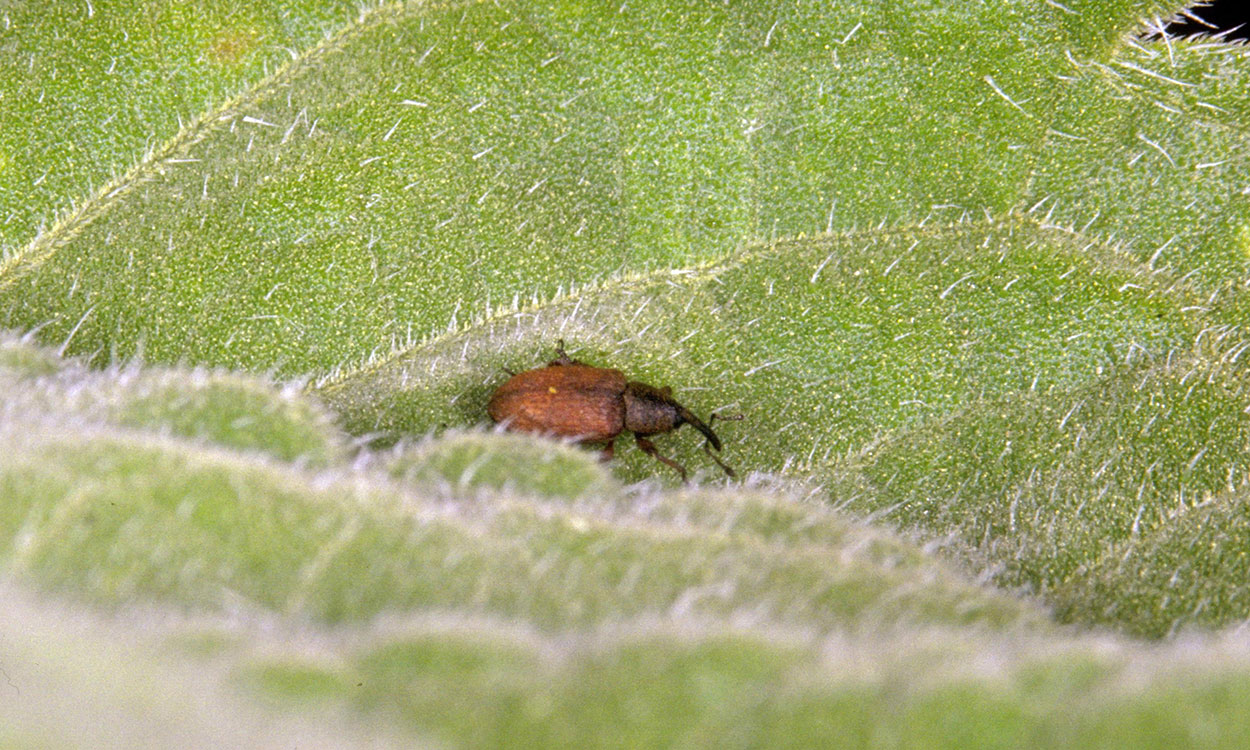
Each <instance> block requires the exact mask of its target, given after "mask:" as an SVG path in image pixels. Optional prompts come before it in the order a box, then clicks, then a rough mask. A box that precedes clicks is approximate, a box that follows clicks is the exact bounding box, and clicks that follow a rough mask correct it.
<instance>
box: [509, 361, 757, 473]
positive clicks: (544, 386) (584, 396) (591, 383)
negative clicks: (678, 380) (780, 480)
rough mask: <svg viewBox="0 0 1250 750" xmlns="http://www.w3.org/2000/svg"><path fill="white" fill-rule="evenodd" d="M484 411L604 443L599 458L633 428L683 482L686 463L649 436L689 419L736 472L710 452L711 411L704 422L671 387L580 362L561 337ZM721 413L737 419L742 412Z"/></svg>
mask: <svg viewBox="0 0 1250 750" xmlns="http://www.w3.org/2000/svg"><path fill="white" fill-rule="evenodd" d="M486 411H487V413H488V414H490V418H491V419H493V420H494V421H496V422H500V423H502V424H503V425H504V426H505V427H506V428H507V429H509V430H514V431H517V432H533V433H540V434H546V435H554V436H557V437H564V438H569V439H572V440H574V441H576V442H579V443H607V446H606V447H604V449H603V452H602V459H603V460H604V461H609V460H611V459H612V455H613V450H614V448H613V446H615V444H616V438H617V436H619V435H620V434H621V433H622V432H625V431H629V432H632V433H634V442H636V443H637V444H638V447H639V448H640V449H642V452H643V453H646V454H647V455H648V456H651V457H653V458H655V459H656V460H658V461H660V462H661V463H664V464H666V465H668V466H670V467H672V468H673V469H675V470H676V471H677V473H678V474H680V475H681V479H682V481H683V482H684V481H686V467H684V466H682V465H681V464H679V463H677V462H676V461H674V460H673V459H671V458H668V457H667V456H662V455H660V452H659V451H658V450H657V449H656V447H655V444H654V443H652V442H651V441H650V440H648V438H649V437H651V436H653V435H660V434H663V433H665V432H672V431H673V430H675V429H677V428H678V427H680V426H682V425H683V424H688V425H690V426H692V427H694V428H695V429H696V430H698V431H699V432H701V433H703V435H704V437H706V438H707V442H706V443H704V444H703V450H704V451H705V452H706V453H707V454H708V455H709V456H711V458H712V460H713V461H715V462H716V464H717V465H718V466H720V467H721V469H723V470H724V471H725V473H726V474H727V475H729V476H731V477H734V476H737V475H736V474H735V473H734V470H733V469H731V468H729V466H727V465H726V464H725V462H724V461H721V460H720V458H719V457H717V456H716V455H715V454H714V453H712V448H715V449H716V450H718V451H719V450H720V449H721V442H720V438H718V437H717V436H716V433H715V432H713V431H712V427H711V424H712V423H714V422H715V421H716V419H717V415H716V414H712V415H711V416H710V417H709V418H708V421H707V423H704V422H703V420H701V419H699V418H698V417H696V416H695V415H694V414H692V413H691V412H690V410H689V409H687V408H686V407H684V406H682V405H681V404H679V403H677V401H676V400H675V399H674V398H673V389H672V388H668V387H665V388H656V387H655V386H651V385H647V384H646V383H640V382H638V381H634V380H626V379H625V375H624V373H622V372H621V371H620V370H613V369H610V368H606V367H593V366H591V365H588V364H585V363H583V362H579V361H577V360H575V359H573V358H571V357H569V355H568V353H567V352H565V351H564V341H563V340H561V341H559V342H558V344H557V346H556V358H555V359H553V360H551V361H550V362H548V363H547V366H546V367H539V368H537V369H534V370H526V371H525V372H520V373H517V374H515V375H513V376H512V377H511V378H510V379H508V381H507V382H505V383H504V384H503V385H501V386H499V388H498V389H497V390H496V391H495V394H494V395H493V396H491V399H490V403H489V404H487V406H486ZM721 419H742V415H741V414H738V415H736V416H733V417H721Z"/></svg>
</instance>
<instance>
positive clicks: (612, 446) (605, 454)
mask: <svg viewBox="0 0 1250 750" xmlns="http://www.w3.org/2000/svg"><path fill="white" fill-rule="evenodd" d="M614 455H616V441H615V440H609V441H608V444H607V445H605V446H604V447H603V450H601V451H599V460H600V461H601V462H603V463H605V464H606V463H607V462H609V461H611V460H612V457H613V456H614Z"/></svg>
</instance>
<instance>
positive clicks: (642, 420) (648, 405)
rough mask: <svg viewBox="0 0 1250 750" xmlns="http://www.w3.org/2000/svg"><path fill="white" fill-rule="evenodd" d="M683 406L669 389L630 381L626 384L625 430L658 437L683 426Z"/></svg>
mask: <svg viewBox="0 0 1250 750" xmlns="http://www.w3.org/2000/svg"><path fill="white" fill-rule="evenodd" d="M681 412H682V408H681V405H680V404H678V403H677V402H676V401H674V400H673V397H672V396H670V395H669V394H668V393H667V389H660V388H656V387H654V386H650V385H647V384H646V383H639V382H636V381H630V382H629V383H626V384H625V429H627V430H629V431H630V432H633V433H635V434H638V435H658V434H660V433H662V432H669V431H670V430H673V429H676V428H677V427H679V426H681V424H682V423H683V421H684V420H683V419H682V417H681Z"/></svg>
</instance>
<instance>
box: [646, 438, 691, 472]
mask: <svg viewBox="0 0 1250 750" xmlns="http://www.w3.org/2000/svg"><path fill="white" fill-rule="evenodd" d="M634 442H636V443H638V447H639V448H641V449H642V452H643V453H646V454H647V455H648V456H651V457H652V458H654V459H656V460H657V461H660V462H661V463H665V464H668V465H669V466H671V467H673V468H674V469H676V470H677V473H678V474H681V481H682V482H685V481H686V467H684V466H682V465H681V464H679V463H677V462H676V461H674V460H673V459H671V458H666V457H664V456H661V455H660V452H659V451H658V450H656V448H655V443H653V442H651V441H650V440H647V439H646V438H645V437H643V436H642V435H634Z"/></svg>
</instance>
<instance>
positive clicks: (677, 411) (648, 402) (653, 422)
mask: <svg viewBox="0 0 1250 750" xmlns="http://www.w3.org/2000/svg"><path fill="white" fill-rule="evenodd" d="M683 424H689V425H691V426H692V427H694V428H695V429H697V430H698V431H699V432H702V433H703V434H704V436H706V437H707V439H708V441H709V442H710V443H711V444H712V447H714V448H715V449H716V450H720V439H719V438H718V437H716V433H714V432H712V429H711V428H710V427H708V426H707V425H706V424H704V423H703V420H701V419H699V418H698V417H696V416H695V415H694V414H692V413H690V410H689V409H687V408H686V407H684V406H682V405H681V404H679V403H677V401H675V400H674V399H673V391H672V389H671V388H656V387H655V386H650V385H647V384H646V383H639V382H637V381H630V382H629V383H626V384H625V429H627V430H629V431H630V432H633V433H635V434H637V435H643V436H646V435H658V434H660V433H663V432H669V431H671V430H675V429H677V428H678V427H681V426H682V425H683Z"/></svg>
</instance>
